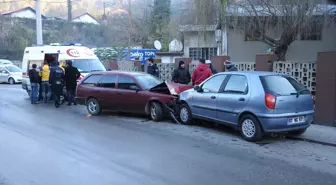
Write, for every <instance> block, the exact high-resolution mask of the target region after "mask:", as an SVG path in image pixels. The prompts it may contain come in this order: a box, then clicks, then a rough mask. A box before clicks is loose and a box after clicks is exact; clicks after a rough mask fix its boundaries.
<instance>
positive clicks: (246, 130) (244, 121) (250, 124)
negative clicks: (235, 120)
mask: <svg viewBox="0 0 336 185" xmlns="http://www.w3.org/2000/svg"><path fill="white" fill-rule="evenodd" d="M239 131H240V133H241V135H242V136H243V138H244V139H245V140H247V141H259V140H261V139H262V137H263V130H262V128H261V126H260V123H259V121H258V119H257V118H256V117H254V116H252V115H249V114H247V115H244V116H243V117H242V118H241V119H240V122H239Z"/></svg>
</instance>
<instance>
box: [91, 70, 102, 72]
mask: <svg viewBox="0 0 336 185" xmlns="http://www.w3.org/2000/svg"><path fill="white" fill-rule="evenodd" d="M97 71H102V70H91V71H90V72H97Z"/></svg>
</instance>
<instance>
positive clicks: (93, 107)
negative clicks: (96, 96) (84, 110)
mask: <svg viewBox="0 0 336 185" xmlns="http://www.w3.org/2000/svg"><path fill="white" fill-rule="evenodd" d="M89 110H90V112H91V113H95V112H96V111H97V104H96V103H95V102H93V101H91V102H90V103H89Z"/></svg>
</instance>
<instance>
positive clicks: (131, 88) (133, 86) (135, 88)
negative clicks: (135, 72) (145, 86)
mask: <svg viewBox="0 0 336 185" xmlns="http://www.w3.org/2000/svg"><path fill="white" fill-rule="evenodd" d="M129 89H130V90H134V91H136V92H138V91H140V89H139V87H138V86H136V85H131V86H130V87H129Z"/></svg>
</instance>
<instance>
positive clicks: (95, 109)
mask: <svg viewBox="0 0 336 185" xmlns="http://www.w3.org/2000/svg"><path fill="white" fill-rule="evenodd" d="M86 108H87V110H88V112H89V114H91V115H99V114H100V113H101V111H102V109H101V107H100V105H99V102H98V101H97V100H96V99H94V98H90V99H89V100H88V101H87V102H86Z"/></svg>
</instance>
